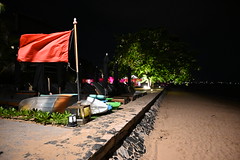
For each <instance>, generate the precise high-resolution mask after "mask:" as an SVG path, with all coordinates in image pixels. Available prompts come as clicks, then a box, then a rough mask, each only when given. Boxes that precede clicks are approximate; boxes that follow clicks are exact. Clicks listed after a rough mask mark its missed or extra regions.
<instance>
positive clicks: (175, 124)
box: [140, 89, 240, 160]
mask: <svg viewBox="0 0 240 160" xmlns="http://www.w3.org/2000/svg"><path fill="white" fill-rule="evenodd" d="M222 92H224V91H222ZM206 93H208V92H205V93H202V92H201V93H200V92H195V91H189V90H185V89H173V90H169V91H168V93H167V95H166V97H165V98H164V100H163V101H162V103H161V104H160V108H159V111H158V114H157V116H156V120H155V124H154V129H153V130H152V132H151V133H150V134H149V135H148V136H146V137H145V142H144V144H145V146H146V153H145V154H144V155H143V156H142V157H141V158H140V160H202V159H204V160H238V159H240V105H239V101H235V100H236V99H231V98H229V97H228V98H224V97H225V96H218V95H212V94H206Z"/></svg>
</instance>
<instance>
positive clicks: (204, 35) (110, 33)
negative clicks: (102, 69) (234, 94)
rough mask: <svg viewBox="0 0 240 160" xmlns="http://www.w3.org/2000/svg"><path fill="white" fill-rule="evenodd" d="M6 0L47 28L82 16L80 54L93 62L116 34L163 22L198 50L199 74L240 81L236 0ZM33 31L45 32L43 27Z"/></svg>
mask: <svg viewBox="0 0 240 160" xmlns="http://www.w3.org/2000/svg"><path fill="white" fill-rule="evenodd" d="M63 2H64V3H63ZM5 4H6V5H7V7H8V8H9V9H11V10H13V11H15V12H17V13H19V14H21V15H25V16H29V17H31V18H32V19H36V20H37V21H39V22H41V23H42V24H47V25H48V26H51V27H49V31H48V33H51V32H59V31H65V30H70V29H72V28H73V24H72V22H73V18H77V21H78V34H79V37H78V40H79V56H80V57H82V58H85V59H89V60H90V61H91V62H92V63H93V64H94V65H100V64H101V63H102V61H103V57H104V55H105V53H109V55H110V57H111V56H113V55H114V47H115V42H114V35H118V34H121V33H128V32H134V31H139V30H140V29H142V28H152V27H160V26H163V27H166V28H167V29H168V30H169V32H170V33H172V34H176V35H178V36H179V37H180V39H181V40H182V41H185V42H187V43H188V44H189V46H190V48H191V49H193V50H195V51H197V52H198V53H199V55H198V57H197V58H198V61H199V64H200V65H201V66H202V70H201V72H200V79H202V80H210V81H211V80H213V81H240V73H239V68H240V63H239V61H240V60H239V59H240V56H239V47H238V46H239V37H240V34H239V33H240V32H239V28H240V27H239V25H238V24H237V23H238V21H239V15H240V14H239V13H238V12H239V11H238V10H239V9H238V8H237V4H236V1H235V2H232V1H225V2H224V1H222V0H221V1H215V0H214V1H209V0H201V1H192V0H181V1H180V0H168V1H163V0H147V1H146V0H144V1H143V0H85V1H82V0H79V1H73V2H72V1H65V0H63V1H50V0H49V1H40V2H37V1H23V0H22V1H20V0H18V1H16V0H12V2H11V1H8V2H6V3H5ZM24 25H27V26H31V22H30V21H24ZM34 31H35V33H43V30H41V27H39V28H37V27H36V28H35V30H34ZM22 32H23V33H29V32H30V31H29V32H28V31H26V30H22ZM23 33H22V34H23ZM44 33H46V30H44ZM93 57H94V58H93Z"/></svg>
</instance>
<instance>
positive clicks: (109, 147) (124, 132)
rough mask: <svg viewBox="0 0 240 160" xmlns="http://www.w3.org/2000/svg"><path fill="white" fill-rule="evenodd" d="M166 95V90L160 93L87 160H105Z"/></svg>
mask: <svg viewBox="0 0 240 160" xmlns="http://www.w3.org/2000/svg"><path fill="white" fill-rule="evenodd" d="M165 93H166V89H164V90H163V91H161V92H160V93H159V94H157V96H156V97H154V98H153V99H152V100H151V101H150V102H149V103H148V104H147V105H146V106H145V107H143V109H142V110H141V111H140V112H139V113H138V114H137V115H136V116H135V117H134V118H133V119H132V120H130V121H129V122H128V123H127V124H126V125H125V126H124V127H123V128H122V129H121V130H120V131H119V132H118V133H117V134H116V135H115V136H113V137H112V138H111V139H110V140H109V141H108V142H107V143H106V144H105V145H104V146H102V147H101V148H100V149H99V150H98V151H97V152H95V153H94V154H93V155H92V156H91V157H90V158H89V160H96V159H101V160H105V159H106V160H107V159H108V158H109V157H110V156H111V155H112V154H113V153H114V152H115V151H116V150H117V149H118V148H119V147H120V146H121V144H122V142H123V141H124V139H125V138H126V137H127V136H128V135H129V134H130V133H131V132H132V131H133V129H134V128H135V127H136V125H137V124H138V123H139V122H140V121H141V119H142V118H143V117H144V115H145V113H146V112H147V111H148V110H149V109H150V108H151V106H152V105H153V104H154V103H155V102H156V100H157V99H159V97H160V98H161V99H162V98H163V97H164V95H165Z"/></svg>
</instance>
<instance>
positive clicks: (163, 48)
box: [115, 28, 197, 85]
mask: <svg viewBox="0 0 240 160" xmlns="http://www.w3.org/2000/svg"><path fill="white" fill-rule="evenodd" d="M117 44H118V45H117V48H116V56H115V61H118V63H119V69H120V71H121V72H122V73H123V74H126V68H127V67H128V66H129V67H131V69H132V74H134V75H136V76H138V77H144V76H145V77H146V78H147V79H148V81H149V82H150V85H151V82H156V81H160V82H173V83H183V82H185V81H189V80H190V79H191V72H192V71H193V70H196V69H197V66H196V64H195V62H196V61H195V59H194V54H193V52H190V51H189V50H188V48H187V45H186V44H185V43H183V42H181V41H180V40H179V39H178V38H177V37H176V36H173V35H171V34H169V33H168V32H167V30H166V29H165V28H157V29H144V30H142V31H140V32H136V33H128V34H122V35H120V36H118V37H117Z"/></svg>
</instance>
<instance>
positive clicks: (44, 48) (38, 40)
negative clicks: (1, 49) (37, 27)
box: [17, 31, 72, 62]
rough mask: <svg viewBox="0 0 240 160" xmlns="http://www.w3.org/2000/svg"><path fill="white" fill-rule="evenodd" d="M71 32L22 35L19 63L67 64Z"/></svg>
mask: <svg viewBox="0 0 240 160" xmlns="http://www.w3.org/2000/svg"><path fill="white" fill-rule="evenodd" d="M71 32H72V31H64V32H56V33H51V34H23V35H22V36H21V37H20V49H19V51H18V57H17V60H18V61H19V62H68V46H69V38H70V35H71Z"/></svg>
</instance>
